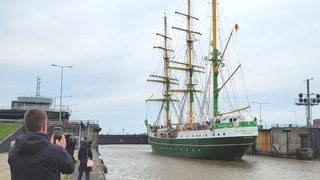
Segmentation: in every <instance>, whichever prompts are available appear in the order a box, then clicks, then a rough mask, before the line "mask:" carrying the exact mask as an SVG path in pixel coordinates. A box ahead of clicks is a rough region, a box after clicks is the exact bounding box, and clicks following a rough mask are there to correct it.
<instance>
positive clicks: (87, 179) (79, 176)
mask: <svg viewBox="0 0 320 180" xmlns="http://www.w3.org/2000/svg"><path fill="white" fill-rule="evenodd" d="M83 172H86V180H89V176H90V171H82V172H79V175H78V180H81V178H82V173H83Z"/></svg>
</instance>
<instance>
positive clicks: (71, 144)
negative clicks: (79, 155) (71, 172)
mask: <svg viewBox="0 0 320 180" xmlns="http://www.w3.org/2000/svg"><path fill="white" fill-rule="evenodd" d="M65 137H66V139H67V145H66V150H67V152H68V153H69V154H70V156H71V157H72V159H73V161H74V162H76V160H75V159H74V156H73V155H74V150H75V149H76V142H75V139H74V137H73V135H70V134H67V135H66V136H65Z"/></svg>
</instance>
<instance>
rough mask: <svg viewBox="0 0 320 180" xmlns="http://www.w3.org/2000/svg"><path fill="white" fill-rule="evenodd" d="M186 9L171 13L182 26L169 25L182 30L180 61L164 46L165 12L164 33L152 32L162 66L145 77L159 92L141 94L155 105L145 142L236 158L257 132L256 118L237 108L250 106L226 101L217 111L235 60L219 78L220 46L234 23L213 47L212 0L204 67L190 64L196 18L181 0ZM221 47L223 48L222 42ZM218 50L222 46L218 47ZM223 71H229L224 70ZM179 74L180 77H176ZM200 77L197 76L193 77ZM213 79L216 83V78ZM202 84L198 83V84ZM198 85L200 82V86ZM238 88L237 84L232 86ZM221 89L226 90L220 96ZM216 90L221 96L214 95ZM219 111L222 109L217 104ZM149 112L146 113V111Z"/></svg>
mask: <svg viewBox="0 0 320 180" xmlns="http://www.w3.org/2000/svg"><path fill="white" fill-rule="evenodd" d="M187 4H188V5H187V12H186V13H184V12H182V13H181V12H176V14H177V15H179V16H182V17H184V18H186V20H187V23H185V24H186V27H172V29H175V30H178V31H181V32H183V33H185V35H186V38H185V39H186V51H185V60H184V61H179V60H180V59H178V60H176V59H177V57H176V56H175V54H176V52H175V51H174V50H172V49H170V47H169V41H171V40H173V38H171V37H169V35H168V29H167V17H166V16H164V33H163V34H160V33H157V35H158V36H159V37H160V38H162V39H163V44H162V45H161V46H155V47H154V48H156V49H160V50H161V51H162V52H163V68H162V70H161V71H160V72H161V73H160V74H153V75H150V79H148V82H152V83H155V84H158V85H160V87H162V90H160V95H159V96H158V97H154V95H155V94H156V93H153V94H152V96H151V98H149V99H147V100H146V101H147V102H148V103H150V105H151V104H154V103H157V104H158V107H159V108H158V110H159V111H158V112H157V113H156V115H155V116H153V118H150V119H152V121H153V123H152V124H150V123H149V122H148V114H147V119H146V120H145V125H146V127H147V132H148V137H149V143H150V144H151V147H152V151H153V152H155V153H159V154H164V155H170V156H182V157H189V158H200V159H219V160H239V159H241V157H242V156H243V155H244V154H245V153H246V152H247V151H248V149H249V148H250V146H251V145H253V144H254V142H255V140H256V137H257V135H258V128H257V122H256V121H254V120H248V119H247V118H246V117H245V116H244V115H243V114H242V113H243V112H247V110H248V109H249V108H250V105H247V106H244V107H240V108H239V107H237V108H235V106H234V104H232V103H230V104H232V106H231V105H230V106H231V107H232V108H230V110H229V111H227V112H223V113H222V112H221V111H220V109H219V103H220V104H221V101H222V100H221V99H229V100H230V99H232V98H229V97H228V98H226V96H228V95H230V93H228V92H230V89H229V91H228V90H225V89H228V88H232V87H229V85H228V84H232V82H233V81H235V80H234V78H235V77H234V75H235V74H236V72H237V71H238V70H239V69H240V66H241V65H238V66H236V67H235V68H234V69H235V70H234V71H233V72H231V73H229V74H228V78H224V77H219V75H221V74H222V73H223V72H226V70H224V69H225V68H226V67H225V66H226V65H228V62H227V61H226V60H227V57H226V54H225V52H226V50H227V47H228V45H229V41H230V39H231V37H232V34H233V32H234V31H237V30H238V29H239V26H238V25H237V24H236V25H235V26H234V27H233V28H232V31H231V33H230V36H229V38H228V40H227V42H226V43H224V44H223V45H222V44H220V46H221V47H220V46H219V47H218V42H217V40H218V38H217V32H218V29H217V2H216V0H213V1H212V21H211V22H212V27H211V29H212V34H211V35H210V37H212V41H211V42H210V46H211V50H210V52H209V54H208V56H207V57H206V58H203V59H205V60H206V63H200V64H204V65H208V66H201V65H198V64H196V62H197V61H196V59H195V58H194V57H195V56H196V52H195V41H197V40H198V39H197V36H200V35H201V33H199V32H197V31H195V30H193V29H192V27H193V24H194V22H195V21H197V20H198V18H196V17H195V16H193V15H192V14H191V1H190V0H187ZM223 46H224V47H223ZM218 48H219V49H222V51H219V50H218ZM228 67H229V66H228ZM227 72H229V71H227ZM177 77H182V78H180V79H179V78H177ZM200 78H202V80H199V79H200ZM219 80H220V82H221V83H219ZM201 82H205V83H203V85H202V84H201ZM201 85H202V86H201ZM232 89H233V90H238V89H237V88H234V87H233V88H232ZM223 90H225V92H224V93H225V94H226V95H221V94H222V92H223ZM219 95H220V96H221V97H219ZM223 110H225V109H223ZM150 117H152V116H150Z"/></svg>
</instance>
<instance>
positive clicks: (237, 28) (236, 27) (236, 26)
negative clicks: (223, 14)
mask: <svg viewBox="0 0 320 180" xmlns="http://www.w3.org/2000/svg"><path fill="white" fill-rule="evenodd" d="M234 29H236V32H237V31H238V30H239V25H238V24H236V25H235V26H234Z"/></svg>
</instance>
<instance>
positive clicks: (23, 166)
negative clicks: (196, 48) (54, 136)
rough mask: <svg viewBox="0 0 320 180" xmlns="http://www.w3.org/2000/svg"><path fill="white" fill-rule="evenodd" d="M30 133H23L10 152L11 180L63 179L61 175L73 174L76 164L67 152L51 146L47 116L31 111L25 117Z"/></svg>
mask: <svg viewBox="0 0 320 180" xmlns="http://www.w3.org/2000/svg"><path fill="white" fill-rule="evenodd" d="M24 123H25V128H26V130H27V132H23V133H21V134H20V135H19V136H18V137H17V139H16V141H15V145H14V146H13V147H11V148H10V150H9V156H8V163H9V165H10V172H11V179H12V180H34V179H46V180H47V179H53V180H58V179H60V173H63V174H71V173H73V171H74V161H73V160H72V158H71V157H70V155H69V154H68V153H67V151H66V150H64V149H63V148H61V147H60V146H59V145H56V144H53V143H50V138H49V136H48V135H47V134H46V133H47V114H46V112H45V111H43V110H37V109H31V110H28V111H27V112H26V113H25V114H24Z"/></svg>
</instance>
